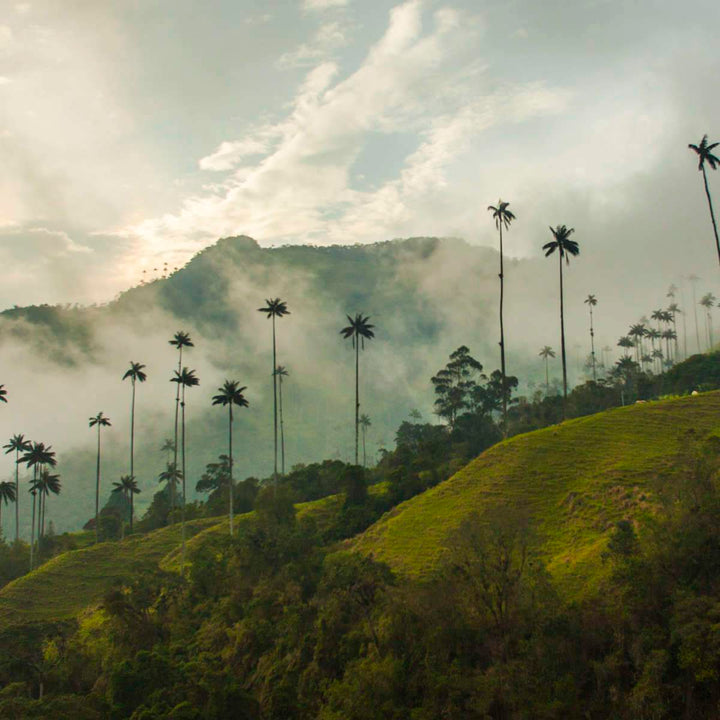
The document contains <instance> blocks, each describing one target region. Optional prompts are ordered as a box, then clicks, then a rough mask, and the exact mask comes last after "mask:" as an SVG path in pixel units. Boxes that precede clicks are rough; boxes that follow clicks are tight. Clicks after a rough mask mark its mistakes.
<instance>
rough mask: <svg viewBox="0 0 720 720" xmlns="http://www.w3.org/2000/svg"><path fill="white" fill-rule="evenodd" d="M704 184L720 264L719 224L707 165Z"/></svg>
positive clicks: (703, 168)
mask: <svg viewBox="0 0 720 720" xmlns="http://www.w3.org/2000/svg"><path fill="white" fill-rule="evenodd" d="M702 174H703V183H704V184H705V195H706V196H707V201H708V207H709V208H710V219H711V220H712V226H713V232H714V233H715V247H716V248H717V253H718V262H720V238H718V229H717V223H716V222H715V213H714V212H713V205H712V198H711V197H710V189H709V188H708V181H707V173H706V172H705V165H703V166H702Z"/></svg>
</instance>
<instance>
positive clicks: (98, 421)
mask: <svg viewBox="0 0 720 720" xmlns="http://www.w3.org/2000/svg"><path fill="white" fill-rule="evenodd" d="M111 424H112V423H111V422H110V418H107V417H105V415H103V413H102V412H99V413H98V414H97V415H96V416H95V417H91V418H90V419H89V421H88V426H89V427H91V428H92V427H97V469H96V473H95V542H98V541H99V539H100V534H99V530H100V430H102V428H104V427H110V426H111Z"/></svg>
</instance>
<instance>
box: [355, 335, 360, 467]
mask: <svg viewBox="0 0 720 720" xmlns="http://www.w3.org/2000/svg"><path fill="white" fill-rule="evenodd" d="M359 429H360V338H359V337H358V338H355V464H356V465H357V464H358V430H359Z"/></svg>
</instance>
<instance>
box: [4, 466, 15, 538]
mask: <svg viewBox="0 0 720 720" xmlns="http://www.w3.org/2000/svg"><path fill="white" fill-rule="evenodd" d="M14 502H17V495H16V493H15V483H12V482H8V481H7V480H3V481H2V482H0V537H2V506H3V503H5V504H6V505H7V504H9V503H14Z"/></svg>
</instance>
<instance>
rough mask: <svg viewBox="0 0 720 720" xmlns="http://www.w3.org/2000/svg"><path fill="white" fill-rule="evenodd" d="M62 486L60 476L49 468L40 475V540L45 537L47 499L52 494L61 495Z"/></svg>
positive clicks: (38, 481) (44, 469) (38, 483)
mask: <svg viewBox="0 0 720 720" xmlns="http://www.w3.org/2000/svg"><path fill="white" fill-rule="evenodd" d="M61 489H62V485H61V483H60V476H59V475H52V474H50V471H49V470H48V469H47V468H43V469H42V470H41V471H40V473H39V474H38V480H37V490H38V505H39V508H38V509H39V514H38V515H39V517H38V529H39V532H38V537H39V539H40V540H42V539H43V537H45V514H46V510H47V498H48V495H49V494H50V493H52V494H53V495H59V494H60V490H61Z"/></svg>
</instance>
